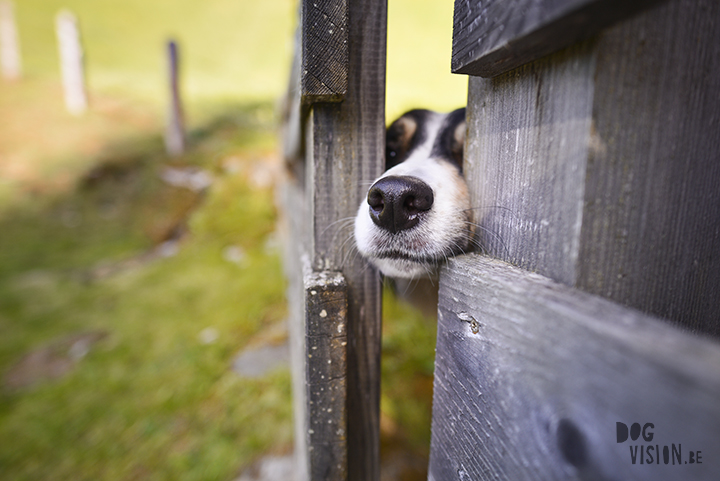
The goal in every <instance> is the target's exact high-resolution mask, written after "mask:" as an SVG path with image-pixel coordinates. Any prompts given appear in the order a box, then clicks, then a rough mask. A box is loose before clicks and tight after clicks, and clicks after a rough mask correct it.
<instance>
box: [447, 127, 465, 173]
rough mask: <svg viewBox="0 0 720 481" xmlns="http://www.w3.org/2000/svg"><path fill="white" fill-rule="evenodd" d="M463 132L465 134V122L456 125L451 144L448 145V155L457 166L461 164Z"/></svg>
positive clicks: (463, 146) (463, 142)
mask: <svg viewBox="0 0 720 481" xmlns="http://www.w3.org/2000/svg"><path fill="white" fill-rule="evenodd" d="M465 132H467V125H466V124H465V120H463V121H462V122H460V123H459V124H457V126H456V127H455V130H454V131H453V137H452V142H451V144H450V153H451V154H452V157H453V160H454V161H455V163H456V164H457V165H459V166H462V163H463V153H464V152H463V151H464V149H465Z"/></svg>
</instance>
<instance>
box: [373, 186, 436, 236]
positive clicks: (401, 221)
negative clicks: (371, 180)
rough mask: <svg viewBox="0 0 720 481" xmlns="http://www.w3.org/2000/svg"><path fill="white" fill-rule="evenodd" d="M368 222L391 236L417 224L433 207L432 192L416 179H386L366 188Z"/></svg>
mask: <svg viewBox="0 0 720 481" xmlns="http://www.w3.org/2000/svg"><path fill="white" fill-rule="evenodd" d="M367 201H368V204H370V218H371V219H372V220H373V222H375V224H376V225H378V226H380V227H382V228H383V229H386V230H388V231H390V232H392V233H393V234H395V233H396V232H399V231H401V230H404V229H409V228H411V227H413V226H414V225H416V224H417V223H418V222H420V217H421V214H422V213H423V212H427V211H428V210H430V208H431V207H432V205H433V191H432V189H431V188H430V186H429V185H427V184H426V183H425V182H423V181H422V180H420V179H418V178H417V177H397V176H392V175H391V176H388V177H383V178H382V179H380V180H378V181H377V182H375V184H374V185H373V186H372V187H370V190H369V191H368V197H367Z"/></svg>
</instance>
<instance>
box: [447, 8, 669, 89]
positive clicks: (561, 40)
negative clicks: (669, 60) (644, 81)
mask: <svg viewBox="0 0 720 481" xmlns="http://www.w3.org/2000/svg"><path fill="white" fill-rule="evenodd" d="M662 1H664V0H636V1H633V2H628V1H624V0H514V1H506V0H455V12H454V20H453V22H454V27H453V53H452V71H453V72H454V73H464V74H470V75H479V76H482V77H494V76H496V75H500V74H503V73H505V72H508V71H510V70H512V69H514V68H516V67H519V66H521V65H523V64H526V63H528V62H531V61H533V60H537V59H539V58H540V57H543V56H545V55H548V54H550V53H553V52H555V51H557V50H560V49H561V48H564V47H567V46H570V45H572V44H573V43H575V42H577V41H579V40H583V39H587V38H589V37H591V36H592V35H595V34H596V33H598V32H600V31H601V30H602V29H603V28H605V27H607V26H609V25H611V24H613V23H615V22H616V21H618V20H622V19H624V18H627V17H628V16H630V15H632V14H634V13H637V12H639V11H641V10H643V9H646V8H648V7H650V6H653V5H655V4H658V3H661V2H662Z"/></svg>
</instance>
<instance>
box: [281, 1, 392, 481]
mask: <svg viewBox="0 0 720 481" xmlns="http://www.w3.org/2000/svg"><path fill="white" fill-rule="evenodd" d="M321 4H322V5H326V4H327V5H334V2H320V3H318V5H321ZM313 7H315V6H314V5H313ZM323 8H324V7H323ZM318 11H325V10H323V9H320V10H318ZM325 12H326V11H325ZM386 17H387V4H386V1H385V0H358V1H353V2H349V3H348V5H347V28H346V33H347V89H346V92H345V93H344V97H343V100H342V102H334V103H329V102H328V101H335V100H339V99H340V98H339V97H333V96H332V95H334V94H332V95H331V96H330V97H324V96H323V95H324V94H320V95H315V94H308V93H307V92H303V87H300V88H298V90H297V91H298V92H300V95H299V96H297V95H296V94H294V93H293V90H294V85H296V84H295V82H294V81H292V80H291V93H290V95H289V98H293V97H295V98H297V97H301V99H300V101H298V103H297V104H290V105H288V107H287V109H286V117H287V119H288V121H289V122H292V123H295V125H286V126H285V129H284V130H285V132H286V133H288V134H289V136H288V137H286V139H285V141H286V143H285V153H286V160H287V161H288V162H289V163H290V164H291V165H292V166H293V168H292V171H293V172H292V173H295V174H296V175H295V176H294V177H293V176H292V175H291V176H290V178H289V179H288V184H287V186H286V187H287V188H286V189H285V193H284V203H285V206H286V208H287V213H286V216H285V217H286V220H287V221H288V223H289V224H290V225H291V226H292V228H291V230H290V233H289V235H290V239H289V242H288V244H289V247H288V249H287V253H286V266H287V271H288V276H289V278H290V284H291V285H290V291H289V292H290V299H291V310H292V311H293V312H292V313H291V317H292V319H291V321H290V322H291V325H292V327H291V333H292V336H291V337H292V338H293V341H292V346H293V351H292V352H293V359H298V356H301V354H300V353H304V350H305V346H306V345H307V344H306V341H307V340H306V339H305V337H304V335H303V333H304V331H303V330H302V329H304V328H303V327H302V326H303V324H302V322H304V320H299V319H297V314H296V312H295V311H296V310H297V309H298V306H301V307H302V301H301V299H304V293H303V292H302V288H301V287H300V286H299V285H298V280H297V279H298V273H299V272H300V268H301V265H302V264H303V263H305V262H307V266H308V269H310V270H312V271H315V272H321V271H338V272H341V273H342V275H343V277H344V279H345V282H346V285H347V302H348V306H347V324H346V325H347V329H348V331H347V361H346V362H347V378H346V389H347V391H346V392H347V399H346V401H345V407H346V409H347V412H348V413H351V414H352V415H349V416H348V417H347V433H346V436H347V439H346V443H347V444H346V451H347V467H346V472H347V479H349V480H351V481H366V480H367V481H375V480H377V479H379V419H380V327H381V326H380V299H381V291H380V282H379V276H378V274H377V272H376V271H375V270H373V269H371V268H368V267H367V266H366V265H365V264H364V263H363V261H362V260H361V259H360V258H359V257H358V256H357V254H356V252H355V251H354V247H353V242H352V238H351V233H352V230H351V224H352V218H353V217H354V215H355V212H356V211H357V206H358V205H359V203H360V200H361V199H362V198H363V197H364V195H365V191H366V188H367V185H368V183H369V182H370V181H372V179H374V178H376V177H377V176H378V175H379V174H380V173H381V172H382V170H383V166H384V150H385V149H384V131H385V111H384V106H385V44H386V35H385V26H386ZM304 18H307V15H305V16H304ZM328 33H329V32H328ZM335 33H336V32H335ZM303 52H304V53H305V50H304V49H303ZM307 61H309V60H308V59H307V58H306V59H304V60H302V61H301V64H302V65H305V64H306V63H307ZM295 75H298V73H297V71H296V74H295ZM299 75H300V76H302V72H300V74H299ZM300 84H302V81H300V82H299V83H298V84H297V85H300ZM291 102H292V101H291ZM303 169H304V170H303ZM297 174H299V175H297ZM298 326H301V327H298ZM299 338H301V339H299ZM327 360H331V359H326V361H327ZM307 375H308V373H307V372H301V371H299V370H298V369H295V370H294V375H293V383H294V393H295V414H296V451H297V453H298V454H297V457H298V465H299V474H300V476H304V475H305V474H306V473H310V471H313V472H315V473H317V472H318V471H316V470H315V468H313V467H311V466H310V465H311V464H312V463H314V462H317V464H318V466H320V464H322V460H321V458H317V459H316V460H313V459H312V453H311V452H310V451H311V449H314V448H313V446H311V445H308V442H309V440H307V439H306V435H307V433H306V432H305V431H304V429H305V427H306V426H307V425H309V424H308V423H310V424H312V423H314V422H315V417H314V415H313V414H312V412H311V411H312V405H311V404H310V402H315V401H314V400H313V399H312V398H310V399H306V393H305V391H304V387H305V385H304V383H305V382H307V379H308V378H307ZM298 393H300V394H298ZM299 399H300V400H301V401H298V400H299ZM302 400H304V401H302ZM336 401H337V398H336ZM334 411H335V408H333V412H334ZM298 426H300V427H298ZM326 434H327V433H326ZM322 459H325V460H326V461H327V463H329V464H328V465H327V468H328V470H332V469H334V468H332V466H331V464H332V463H335V461H336V459H335V458H333V457H332V456H328V457H325V458H322ZM337 459H339V458H337ZM328 472H329V471H328ZM336 472H337V473H340V471H336ZM318 479H324V478H322V477H320V478H318Z"/></svg>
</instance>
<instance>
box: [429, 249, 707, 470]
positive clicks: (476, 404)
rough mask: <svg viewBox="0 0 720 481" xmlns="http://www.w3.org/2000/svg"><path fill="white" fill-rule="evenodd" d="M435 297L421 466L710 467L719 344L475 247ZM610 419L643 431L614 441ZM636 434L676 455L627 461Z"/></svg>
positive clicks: (453, 266)
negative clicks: (647, 434)
mask: <svg viewBox="0 0 720 481" xmlns="http://www.w3.org/2000/svg"><path fill="white" fill-rule="evenodd" d="M440 299H441V301H440V308H439V319H438V343H437V356H436V370H435V388H434V402H433V428H432V449H431V459H430V478H429V479H431V480H435V481H441V480H442V481H448V480H454V479H457V480H475V479H493V480H495V479H497V480H508V479H512V480H518V481H520V480H561V479H562V480H630V479H632V480H688V479H693V480H708V481H710V480H716V479H718V475H719V473H720V468H719V467H718V464H717V459H716V458H717V453H719V452H720V370H719V369H718V366H720V346H719V345H718V344H715V343H711V342H709V341H707V340H703V339H701V338H698V337H695V336H691V335H689V334H683V333H682V332H680V331H678V330H676V329H674V328H672V327H671V326H668V325H667V324H666V323H664V322H661V321H660V320H658V319H654V318H651V317H648V316H646V315H644V314H641V313H640V312H638V311H634V310H630V309H627V308H623V307H621V306H618V305H617V304H614V303H612V302H609V301H607V300H604V299H602V298H600V297H596V296H592V295H589V294H586V293H583V292H581V291H578V290H575V289H572V288H569V287H567V286H564V285H562V284H558V283H555V282H553V281H551V280H550V279H547V278H545V277H542V276H540V275H537V274H532V273H528V272H526V271H524V270H522V269H519V268H516V267H513V266H510V265H509V264H505V263H503V262H501V261H497V260H491V259H489V258H487V257H483V256H477V255H471V256H464V257H460V258H456V259H453V260H451V261H450V262H449V264H448V266H447V267H446V268H445V269H443V272H442V273H441V285H440ZM617 422H622V423H624V424H626V425H627V426H632V424H633V423H641V425H644V424H645V423H653V425H654V427H653V428H651V431H652V432H653V433H654V435H653V439H652V441H651V442H647V441H645V440H644V439H643V438H642V437H641V438H639V439H637V440H636V441H632V440H631V439H628V440H627V441H625V442H623V443H618V442H617V431H616V423H617ZM640 445H642V446H643V449H645V448H646V447H647V446H649V445H653V446H658V447H659V450H660V451H661V452H662V450H663V447H664V446H668V447H669V448H668V449H669V450H671V449H672V446H673V445H675V447H676V449H680V451H681V456H682V457H681V463H680V464H677V463H676V464H675V465H673V464H672V459H673V458H672V456H670V462H669V464H665V463H664V460H661V462H660V464H657V462H655V463H653V464H647V461H648V460H649V458H648V457H647V455H644V456H643V460H644V463H643V464H640V454H639V453H638V454H636V456H637V457H636V463H635V464H632V457H631V446H635V447H636V449H637V446H640ZM654 451H655V450H654V449H653V452H654ZM690 451H693V453H695V454H694V456H696V455H697V453H696V452H697V451H700V452H701V454H700V456H701V457H702V459H703V461H702V464H696V463H695V464H690V463H689V460H690ZM671 453H672V451H671ZM654 459H659V458H654ZM685 461H688V464H685Z"/></svg>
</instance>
